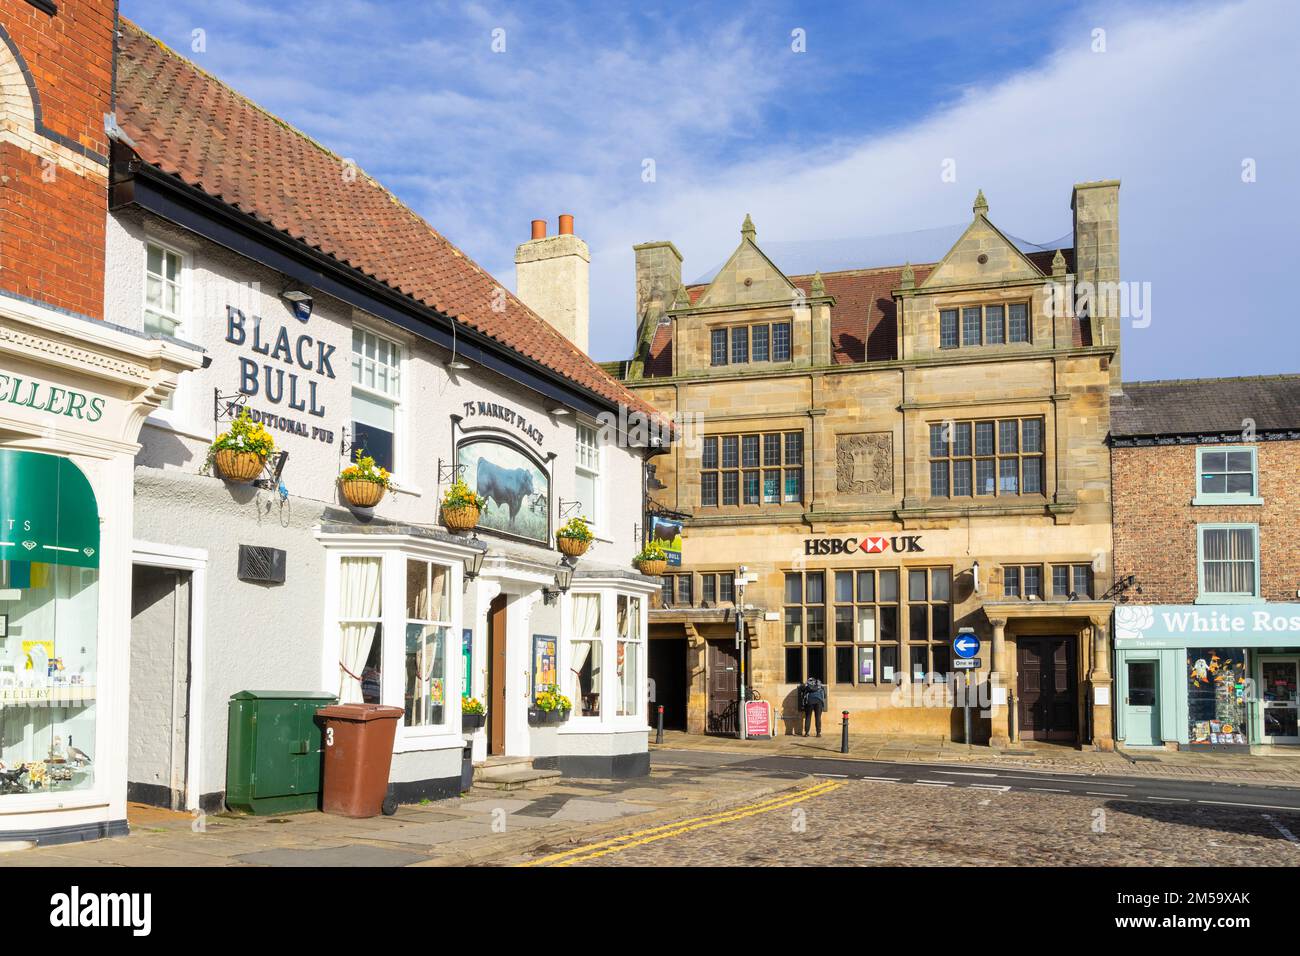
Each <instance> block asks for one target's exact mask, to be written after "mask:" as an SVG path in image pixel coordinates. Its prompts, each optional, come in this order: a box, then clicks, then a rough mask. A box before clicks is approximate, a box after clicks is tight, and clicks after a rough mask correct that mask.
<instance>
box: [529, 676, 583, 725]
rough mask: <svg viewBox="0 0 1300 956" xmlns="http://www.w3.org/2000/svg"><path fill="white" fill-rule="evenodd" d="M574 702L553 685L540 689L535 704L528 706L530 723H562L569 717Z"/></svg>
mask: <svg viewBox="0 0 1300 956" xmlns="http://www.w3.org/2000/svg"><path fill="white" fill-rule="evenodd" d="M571 710H573V702H572V701H570V700H569V698H567V697H565V696H564V695H563V694H561V693H560V692H559V689H558V688H556V687H554V686H551V687H547V688H544V689H543V690H540V691H538V693H537V698H536V699H535V700H534V701H533V706H532V707H529V708H528V723H529V725H530V726H533V727H545V726H548V725H551V724H562V723H564V722H565V721H566V720H568V719H569V712H570V711H571Z"/></svg>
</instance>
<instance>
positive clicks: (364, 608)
mask: <svg viewBox="0 0 1300 956" xmlns="http://www.w3.org/2000/svg"><path fill="white" fill-rule="evenodd" d="M383 567H384V563H383V559H382V558H379V557H346V558H341V559H340V561H339V584H340V588H339V685H338V686H339V703H341V704H378V703H379V702H380V700H379V689H380V678H381V677H382V676H383V659H384V655H383V640H382V638H383V631H384V625H383V610H384V608H383Z"/></svg>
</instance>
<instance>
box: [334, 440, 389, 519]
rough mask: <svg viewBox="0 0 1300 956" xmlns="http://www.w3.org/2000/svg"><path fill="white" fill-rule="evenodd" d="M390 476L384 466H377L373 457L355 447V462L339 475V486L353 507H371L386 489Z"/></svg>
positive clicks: (377, 502) (377, 501)
mask: <svg viewBox="0 0 1300 956" xmlns="http://www.w3.org/2000/svg"><path fill="white" fill-rule="evenodd" d="M391 478H392V476H391V475H389V473H388V470H387V469H386V468H381V467H379V466H378V465H376V464H375V460H374V459H373V458H371V457H370V456H369V455H366V454H365V453H364V452H363V451H362V450H361V449H357V452H356V463H355V464H352V465H349V466H348V467H347V468H344V469H343V471H342V473H341V474H340V475H339V488H340V490H341V491H342V492H343V497H344V498H346V499H347V500H348V504H350V505H352V506H353V507H356V508H373V507H374V506H375V505H377V504H379V502H380V501H381V500H382V499H383V497H384V492H386V491H388V489H389V487H390V485H391Z"/></svg>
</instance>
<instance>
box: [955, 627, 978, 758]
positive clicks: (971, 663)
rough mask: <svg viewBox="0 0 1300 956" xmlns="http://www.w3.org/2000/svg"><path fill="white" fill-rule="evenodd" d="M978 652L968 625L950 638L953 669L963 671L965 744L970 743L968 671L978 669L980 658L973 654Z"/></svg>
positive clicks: (972, 632) (962, 705)
mask: <svg viewBox="0 0 1300 956" xmlns="http://www.w3.org/2000/svg"><path fill="white" fill-rule="evenodd" d="M979 652H980V639H979V637H978V636H977V635H976V634H975V631H974V630H973V629H972V628H969V627H963V628H962V629H961V630H960V631H958V632H957V636H956V637H954V638H953V640H952V655H953V660H952V666H953V670H958V671H965V672H966V673H965V678H966V680H965V683H964V685H963V687H962V691H963V693H962V700H961V710H962V724H963V726H964V729H965V734H966V746H967V747H969V746H970V745H971V739H970V672H971V671H973V670H979V666H980V659H979V658H978V657H976V656H975V655H976V654H978V653H979Z"/></svg>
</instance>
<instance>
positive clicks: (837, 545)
mask: <svg viewBox="0 0 1300 956" xmlns="http://www.w3.org/2000/svg"><path fill="white" fill-rule="evenodd" d="M888 551H893V552H895V553H896V554H916V553H919V552H923V551H925V548H923V547H921V536H920V535H919V534H896V535H890V536H886V535H883V534H869V535H866V536H865V537H863V538H804V542H803V553H804V554H805V555H808V556H813V555H823V554H885V553H886V552H888Z"/></svg>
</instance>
